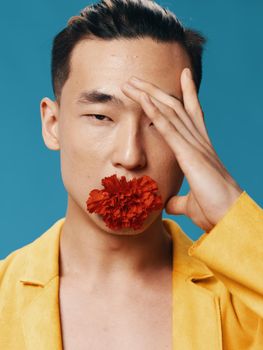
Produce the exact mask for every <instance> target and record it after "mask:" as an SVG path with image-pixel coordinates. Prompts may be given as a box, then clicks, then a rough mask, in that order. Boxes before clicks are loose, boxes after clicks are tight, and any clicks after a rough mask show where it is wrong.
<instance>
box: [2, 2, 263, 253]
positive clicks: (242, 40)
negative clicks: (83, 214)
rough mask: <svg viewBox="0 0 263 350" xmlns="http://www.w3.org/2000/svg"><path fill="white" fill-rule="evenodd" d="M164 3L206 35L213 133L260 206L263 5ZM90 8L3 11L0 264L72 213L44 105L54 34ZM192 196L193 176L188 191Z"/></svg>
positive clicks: (204, 91)
mask: <svg viewBox="0 0 263 350" xmlns="http://www.w3.org/2000/svg"><path fill="white" fill-rule="evenodd" d="M94 2H95V1H93V2H92V3H94ZM157 2H158V3H159V4H161V5H163V6H165V7H168V9H169V10H172V11H173V12H175V13H176V15H177V16H178V17H179V19H180V20H181V21H182V22H183V24H185V25H186V26H190V27H193V28H195V29H198V30H200V31H201V32H202V33H203V34H204V35H205V36H206V37H207V38H208V43H207V45H206V50H205V53H204V76H203V82H202V86H201V90H200V95H199V96H200V101H201V104H202V107H203V110H204V112H205V119H206V124H207V128H208V133H209V135H210V138H211V140H212V143H213V145H214V147H215V149H216V151H217V153H218V155H219V156H220V158H221V160H222V162H223V163H224V165H225V166H226V168H227V169H228V171H229V172H230V174H231V175H232V177H233V178H234V179H235V180H236V181H237V182H238V183H239V185H240V186H241V188H243V189H244V190H245V191H246V192H247V193H248V194H249V195H250V196H251V197H252V198H253V199H254V200H255V201H256V202H257V203H258V204H259V205H260V206H262V205H263V185H262V182H263V157H262V156H263V155H262V150H263V147H262V146H263V138H262V134H263V118H262V116H263V115H262V92H263V91H262V78H263V65H262V54H263V45H262V44H263V38H262V37H263V35H262V34H263V29H262V13H263V2H262V1H261V0H258V1H256V0H251V1H246V0H243V1H242V0H232V1H226V0H225V1H222V0H221V1H219V0H216V1H211V0H206V1H205V0H199V1H196V0H180V1H171V0H170V1H161V0H159V1H157ZM90 3H91V2H90V1H80V0H79V1H77V0H74V1H62V0H56V1H50V0H49V1H47V0H45V1H43V0H42V1H40V0H34V1H33V0H27V1H19V0H16V1H12V2H4V3H2V5H1V14H0V31H1V54H0V59H1V62H0V63H1V64H0V70H1V71H0V76H1V81H0V96H1V127H0V136H1V137H0V146H1V147H0V152H1V158H0V159H1V171H0V184H1V207H0V209H1V211H0V213H1V214H0V215H1V220H0V259H1V258H4V257H5V256H6V255H7V254H8V253H9V252H11V251H13V250H15V249H17V248H20V247H22V246H24V245H25V244H27V243H29V242H31V241H32V240H34V239H35V238H37V237H38V236H40V235H41V234H42V233H43V232H44V231H46V230H47V229H48V228H49V227H50V226H51V225H52V224H53V223H54V222H55V221H56V220H58V219H59V218H61V217H63V216H65V212H66V205H67V194H66V191H65V189H64V186H63V183H62V180H61V174H60V162H59V152H58V151H50V150H49V149H48V148H46V146H45V144H44V142H43V139H42V134H41V119H40V109H39V103H40V100H41V99H42V97H44V96H49V97H51V98H53V93H52V90H51V79H50V50H51V42H52V39H53V37H54V36H55V34H57V33H58V31H60V30H61V29H62V28H63V27H64V26H65V25H66V22H67V20H68V18H69V17H71V16H73V15H76V14H78V13H79V11H80V10H81V9H82V8H84V7H85V6H87V5H89V4H90ZM188 190H189V186H188V183H187V181H186V180H185V181H184V183H183V186H182V188H181V190H180V194H181V195H183V194H186V193H187V192H188ZM163 217H169V218H172V219H174V220H176V221H177V222H178V223H179V225H181V227H182V228H183V229H184V231H185V232H187V234H188V235H189V236H190V237H191V238H192V239H197V238H198V237H199V236H200V235H201V234H202V233H203V230H201V229H200V228H198V227H197V226H196V225H195V224H193V222H192V221H191V220H190V219H188V218H187V217H185V216H171V215H169V216H167V215H166V214H165V212H163Z"/></svg>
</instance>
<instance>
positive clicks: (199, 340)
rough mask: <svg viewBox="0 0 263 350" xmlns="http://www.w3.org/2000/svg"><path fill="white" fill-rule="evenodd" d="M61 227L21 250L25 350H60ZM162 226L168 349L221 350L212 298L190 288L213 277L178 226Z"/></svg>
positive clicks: (56, 225) (167, 223)
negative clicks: (168, 277)
mask: <svg viewBox="0 0 263 350" xmlns="http://www.w3.org/2000/svg"><path fill="white" fill-rule="evenodd" d="M64 221H65V218H62V219H59V220H58V221H57V222H55V223H54V224H53V226H51V227H50V228H49V229H48V230H47V231H46V232H45V233H44V234H42V235H41V236H40V237H39V238H37V239H36V240H35V241H33V242H32V243H31V244H29V245H28V246H27V252H26V254H27V255H26V264H25V269H24V272H23V275H22V276H20V281H21V282H22V283H23V285H24V286H25V287H27V288H26V289H25V295H27V298H28V295H30V297H29V300H30V303H25V305H24V307H23V309H22V311H21V322H22V327H23V333H24V341H25V346H26V349H27V350H35V349H38V350H45V349H57V350H62V349H63V335H62V328H61V319H60V304H59V297H58V296H59V240H60V233H61V228H62V226H63V223H64ZM163 222H164V225H165V229H166V231H167V233H169V234H170V235H171V236H172V239H173V286H174V287H173V288H174V290H176V291H177V292H176V293H173V310H174V311H173V349H177V348H180V349H189V350H190V349H191V350H192V349H193V350H194V349H197V348H198V349H200V350H206V349H207V344H209V346H210V348H211V349H215V350H222V340H221V327H220V322H219V321H218V320H219V319H220V311H219V309H220V308H219V302H218V298H217V297H216V296H215V295H214V294H213V293H212V292H211V291H209V290H206V289H205V288H200V287H199V286H198V285H196V283H195V282H196V281H198V280H202V279H203V280H204V279H206V278H208V277H210V276H213V274H212V273H211V271H210V270H208V268H207V267H206V266H205V265H204V264H203V263H202V262H201V261H199V260H197V259H195V258H194V257H192V256H189V255H188V249H189V247H190V246H191V245H192V243H193V242H192V241H191V239H190V238H189V237H188V236H187V235H186V234H185V233H184V232H183V231H182V230H181V228H180V226H179V225H178V224H177V223H176V222H175V221H173V220H171V219H164V220H163ZM182 276H183V279H182V278H181V277H182ZM177 277H179V278H177ZM30 286H31V287H30ZM39 286H40V288H39ZM28 287H30V289H29V288H28ZM26 292H29V294H27V293H26ZM195 310H199V311H200V312H195ZM202 310H205V311H204V312H203V311H202ZM204 313H205V314H204ZM193 325H194V327H193Z"/></svg>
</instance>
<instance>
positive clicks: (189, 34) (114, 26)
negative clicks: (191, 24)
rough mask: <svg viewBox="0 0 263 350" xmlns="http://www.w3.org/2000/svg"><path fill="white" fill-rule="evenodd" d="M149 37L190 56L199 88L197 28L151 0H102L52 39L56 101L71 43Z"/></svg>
mask: <svg viewBox="0 0 263 350" xmlns="http://www.w3.org/2000/svg"><path fill="white" fill-rule="evenodd" d="M145 37H148V38H151V39H153V40H154V41H156V42H161V43H168V42H176V43H179V44H180V45H181V47H183V48H184V49H185V50H186V52H187V54H188V57H189V58H190V62H191V68H192V71H193V79H194V82H195V85H196V88H197V91H199V88H200V84H201V79H202V53H203V48H204V44H205V43H206V38H205V37H204V36H203V35H202V34H201V33H200V32H199V31H197V30H193V29H190V28H185V27H184V26H183V25H182V24H181V22H180V21H179V20H178V18H177V17H176V15H175V14H174V13H173V12H171V11H169V10H168V9H166V8H164V7H162V6H160V5H159V4H157V3H156V2H154V1H152V0H102V1H100V2H98V3H96V4H93V5H89V6H87V7H85V8H84V9H83V10H82V11H81V12H80V14H79V15H78V16H73V17H71V18H70V19H69V21H68V23H67V26H66V27H65V28H64V29H63V30H62V31H60V32H59V33H58V34H57V35H56V36H55V38H54V39H53V45H52V59H51V60H52V61H51V75H52V87H53V92H54V95H55V97H56V99H57V100H58V101H59V100H60V96H61V91H62V88H63V85H64V84H65V82H66V81H67V79H68V77H69V74H70V61H71V56H72V52H73V49H74V47H75V45H76V44H77V43H78V42H80V41H81V40H87V39H94V38H95V39H96V38H100V39H102V40H113V39H122V38H126V39H140V38H145Z"/></svg>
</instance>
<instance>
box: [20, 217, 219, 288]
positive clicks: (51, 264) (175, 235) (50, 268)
mask: <svg viewBox="0 0 263 350" xmlns="http://www.w3.org/2000/svg"><path fill="white" fill-rule="evenodd" d="M64 221H65V218H64V217H63V218H61V219H59V220H57V221H56V222H55V223H54V224H53V225H52V226H51V227H50V228H49V229H48V230H47V231H46V232H45V233H43V234H42V235H41V236H40V237H38V238H37V239H36V240H35V241H33V242H32V243H30V244H29V245H28V246H27V254H26V263H25V269H24V272H23V274H22V276H21V278H20V281H21V282H22V283H23V284H27V285H28V284H30V285H36V286H42V287H44V286H45V285H46V284H47V283H48V282H49V281H50V280H51V279H53V278H54V277H56V276H59V242H60V234H61V229H62V227H63V224H64ZM163 224H164V227H165V229H166V231H167V233H168V234H170V235H171V237H172V240H173V272H176V271H177V272H180V273H181V274H184V275H185V277H186V278H190V279H194V280H200V279H204V278H207V277H210V276H213V273H212V272H211V271H210V270H209V269H208V268H207V267H206V265H205V264H203V263H202V262H201V261H200V260H198V259H196V258H194V257H192V256H189V255H188V250H189V248H190V246H191V245H192V244H193V241H192V240H191V239H190V238H189V237H188V236H187V235H186V234H185V233H184V231H183V230H182V229H181V227H180V226H179V225H178V224H177V223H176V222H175V221H174V220H171V219H163ZM39 257H41V258H39ZM43 258H44V259H43Z"/></svg>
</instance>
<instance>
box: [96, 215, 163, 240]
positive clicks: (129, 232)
mask: <svg viewBox="0 0 263 350" xmlns="http://www.w3.org/2000/svg"><path fill="white" fill-rule="evenodd" d="M92 215H93V214H92ZM161 215H162V211H159V213H158V212H157V211H155V212H152V213H151V214H149V216H148V217H147V218H146V219H145V220H144V222H143V225H142V226H141V227H140V228H138V229H134V228H132V227H131V228H123V229H118V230H114V229H111V228H110V227H108V226H107V225H106V223H105V222H104V220H103V218H102V216H101V215H98V214H95V216H96V219H95V220H94V221H96V224H97V225H98V226H99V227H100V228H101V229H102V230H103V231H105V232H107V233H110V234H112V235H114V236H136V235H139V234H140V233H142V232H144V231H146V230H147V229H148V228H149V227H150V226H151V225H152V224H153V223H154V222H155V221H156V220H157V219H158V218H159V217H160V216H161Z"/></svg>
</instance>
